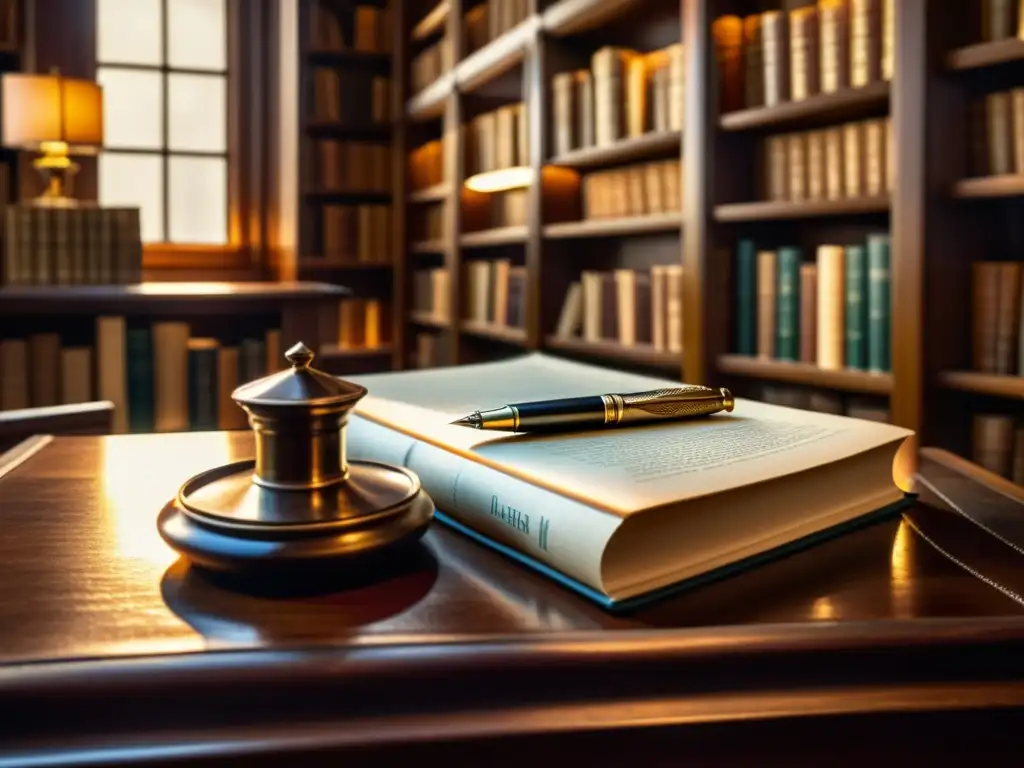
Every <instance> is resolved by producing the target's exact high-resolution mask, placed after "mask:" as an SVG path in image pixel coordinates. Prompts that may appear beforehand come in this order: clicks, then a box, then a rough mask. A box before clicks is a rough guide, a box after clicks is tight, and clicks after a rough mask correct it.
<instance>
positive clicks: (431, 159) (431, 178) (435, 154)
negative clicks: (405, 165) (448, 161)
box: [409, 139, 444, 190]
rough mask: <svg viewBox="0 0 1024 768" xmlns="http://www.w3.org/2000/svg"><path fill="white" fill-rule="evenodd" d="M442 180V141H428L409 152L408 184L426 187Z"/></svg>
mask: <svg viewBox="0 0 1024 768" xmlns="http://www.w3.org/2000/svg"><path fill="white" fill-rule="evenodd" d="M443 181H444V143H443V142H442V141H441V140H440V139H435V140H434V141H428V142H427V143H426V144H423V145H422V146H419V147H417V148H416V149H414V150H413V151H412V152H410V153H409V186H410V187H411V188H412V189H413V190H418V189H427V188H428V187H432V186H434V185H435V184H441V183H442V182H443Z"/></svg>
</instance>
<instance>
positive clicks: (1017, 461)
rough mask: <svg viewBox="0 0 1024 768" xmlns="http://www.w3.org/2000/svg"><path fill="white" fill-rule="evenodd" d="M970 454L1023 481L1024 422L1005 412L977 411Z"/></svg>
mask: <svg viewBox="0 0 1024 768" xmlns="http://www.w3.org/2000/svg"><path fill="white" fill-rule="evenodd" d="M971 458H972V459H973V461H974V462H975V463H976V464H979V465H981V466H982V467H984V468H985V469H987V470H988V471H990V472H994V473H995V474H997V475H999V476H1000V477H1005V478H1006V479H1007V480H1011V481H1013V482H1014V483H1016V484H1017V485H1024V423H1022V422H1021V421H1020V420H1019V419H1015V418H1014V417H1013V416H1009V415H1006V414H999V413H979V414H976V415H975V416H974V418H973V421H972V430H971Z"/></svg>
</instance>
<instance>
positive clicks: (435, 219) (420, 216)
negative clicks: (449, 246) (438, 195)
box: [409, 201, 450, 242]
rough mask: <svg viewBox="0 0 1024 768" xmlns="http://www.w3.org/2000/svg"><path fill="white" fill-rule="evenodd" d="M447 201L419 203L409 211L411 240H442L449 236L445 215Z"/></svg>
mask: <svg viewBox="0 0 1024 768" xmlns="http://www.w3.org/2000/svg"><path fill="white" fill-rule="evenodd" d="M446 205H447V203H445V202H444V201H441V202H439V203H430V204H427V205H420V206H417V207H416V208H414V209H412V210H411V211H409V229H410V232H411V233H412V240H413V241H414V242H416V241H424V240H444V241H447V240H448V239H449V238H448V236H449V234H450V233H449V231H448V227H449V219H448V217H447V216H445V207H446Z"/></svg>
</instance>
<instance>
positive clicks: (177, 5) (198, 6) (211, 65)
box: [167, 0, 251, 70]
mask: <svg viewBox="0 0 1024 768" xmlns="http://www.w3.org/2000/svg"><path fill="white" fill-rule="evenodd" d="M250 1H251V0H250ZM224 17H225V13H224V0H168V3H167V36H168V39H167V59H168V61H167V63H168V64H169V65H170V66H172V67H179V68H181V69H217V70H225V69H227V66H228V64H227V62H228V56H227V47H228V45H227V43H228V37H227V30H226V28H225V18H224Z"/></svg>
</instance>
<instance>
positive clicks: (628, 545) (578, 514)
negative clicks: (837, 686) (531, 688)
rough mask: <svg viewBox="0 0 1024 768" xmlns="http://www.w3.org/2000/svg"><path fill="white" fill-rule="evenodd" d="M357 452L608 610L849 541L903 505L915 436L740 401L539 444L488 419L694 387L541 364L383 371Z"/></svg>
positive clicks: (539, 360) (351, 444) (362, 379)
mask: <svg viewBox="0 0 1024 768" xmlns="http://www.w3.org/2000/svg"><path fill="white" fill-rule="evenodd" d="M353 381H357V382H358V383H360V384H362V385H363V386H365V387H367V388H368V389H369V391H370V394H369V395H368V396H367V397H366V398H364V399H363V401H362V402H361V403H360V404H359V406H358V407H357V409H356V413H355V414H354V415H353V416H352V418H351V420H350V423H349V430H348V455H349V456H350V457H351V458H353V459H364V460H375V461H383V462H387V463H391V464H397V465H400V466H405V467H408V468H409V469H411V470H412V471H414V472H416V473H417V474H418V475H419V477H420V480H421V481H422V483H423V487H424V488H425V489H426V490H427V492H428V493H429V494H430V495H431V496H432V497H433V499H434V503H435V504H436V505H437V508H438V511H439V515H438V517H439V519H440V520H442V521H443V522H446V523H448V524H450V525H453V526H455V527H457V528H459V529H460V530H463V531H464V532H466V533H469V534H470V535H472V536H474V537H476V538H478V539H480V540H482V541H484V542H485V543H487V544H489V545H491V546H494V547H496V548H498V549H500V550H501V551H503V552H505V553H506V554H509V555H511V556H512V557H515V558H516V559H518V560H520V561H521V562H524V563H526V564H528V565H530V566H532V567H534V568H537V569H539V570H541V571H543V572H544V573H546V574H548V575H549V576H552V577H554V578H557V579H558V580H559V581H561V582H562V583H564V584H567V585H568V586H570V587H572V588H574V589H576V590H577V591H579V592H581V593H583V594H585V595H587V596H589V597H591V598H592V599H594V600H597V601H598V602H601V603H602V604H604V605H606V606H608V607H614V606H619V607H624V606H626V605H631V604H635V603H636V602H638V601H639V600H640V599H642V598H650V597H652V596H654V595H656V594H659V593H661V592H662V591H665V590H666V589H669V588H672V587H674V586H678V585H680V584H686V583H693V582H694V580H698V581H703V580H706V579H708V578H713V577H717V576H721V575H723V574H725V573H728V572H730V571H733V570H735V569H737V568H739V567H747V566H749V565H751V564H753V563H756V562H758V561H759V560H762V559H765V558H767V557H775V556H778V555H779V554H781V553H783V552H785V551H789V550H791V549H793V548H794V547H798V546H804V545H806V544H809V543H812V542H813V541H815V540H817V539H820V538H822V537H823V536H825V535H834V534H835V533H837V532H838V531H840V530H843V529H844V528H847V527H849V526H851V525H853V524H858V523H862V522H864V521H865V520H866V519H867V518H868V517H869V516H871V515H873V514H877V513H880V512H882V511H886V510H891V509H893V508H895V506H896V505H898V504H899V502H901V501H902V500H903V498H904V494H903V492H902V491H901V490H900V489H899V487H898V485H897V482H896V479H894V459H895V456H896V453H897V450H898V449H899V447H900V445H901V443H902V442H903V441H904V439H905V438H907V437H909V436H910V435H912V434H913V433H912V432H910V431H909V430H906V429H900V428H897V427H893V426H889V425H886V424H879V423H876V422H870V421H861V420H858V419H850V418H846V417H843V416H833V415H828V414H821V413H813V412H810V411H801V410H796V409H792V408H783V407H780V406H774V405H768V404H765V403H759V402H756V401H752V400H743V399H737V401H736V407H735V410H734V411H733V412H732V413H719V414H715V415H713V416H709V417H706V418H703V419H699V420H691V421H673V422H664V423H660V424H652V425H646V426H636V427H620V428H611V429H606V430H600V431H588V432H576V433H572V434H567V435H555V436H551V435H545V436H531V435H528V434H524V435H514V434H511V433H506V432H486V431H478V430H474V429H468V428H466V427H457V426H453V425H451V424H450V423H449V422H451V421H452V420H453V419H456V418H459V417H462V416H465V415H466V414H468V413H471V412H472V411H475V410H478V409H486V408H493V407H499V406H502V405H505V404H507V403H516V402H524V401H529V400H542V399H550V398H560V397H575V396H580V395H584V394H586V395H591V394H606V393H628V392H639V391H644V390H649V389H657V388H660V387H666V386H678V385H679V382H674V381H671V380H665V379H661V378H654V377H648V376H640V375H635V374H631V373H625V372H619V371H612V370H607V369H604V368H597V367H594V366H589V365H583V364H580V363H574V362H568V361H564V360H559V359H556V358H552V357H548V356H546V355H543V354H529V355H524V356H520V357H516V358H513V359H510V360H505V361H502V362H497V363H483V364H478V365H464V366H458V367H452V368H435V369H429V370H423V371H409V372H398V373H386V374H374V375H369V376H359V377H355V378H353Z"/></svg>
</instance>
